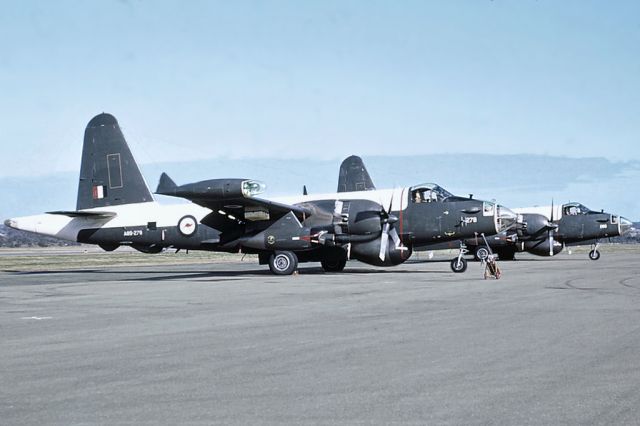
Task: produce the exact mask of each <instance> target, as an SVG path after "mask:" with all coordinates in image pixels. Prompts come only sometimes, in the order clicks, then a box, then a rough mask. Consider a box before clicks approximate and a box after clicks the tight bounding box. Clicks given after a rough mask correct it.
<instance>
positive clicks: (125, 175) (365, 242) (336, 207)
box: [5, 114, 516, 275]
mask: <svg viewBox="0 0 640 426" xmlns="http://www.w3.org/2000/svg"><path fill="white" fill-rule="evenodd" d="M264 189H265V186H264V184H262V183H261V182H258V181H255V180H251V179H230V178H223V179H211V180H205V181H201V182H196V183H190V184H186V185H180V186H178V185H176V184H175V183H174V182H173V181H172V180H171V179H170V178H169V176H167V175H166V174H163V175H162V176H161V178H160V182H159V184H158V188H157V190H156V193H157V194H163V195H169V196H172V197H179V198H184V199H186V200H189V201H191V203H182V204H174V205H165V204H159V203H157V202H156V201H155V200H154V197H153V196H152V194H151V192H150V191H149V189H148V187H147V185H146V183H145V181H144V179H143V177H142V174H141V173H140V170H139V168H138V166H137V164H136V162H135V160H134V158H133V155H132V154H131V151H130V150H129V147H128V146H127V143H126V141H125V139H124V136H123V134H122V131H121V130H120V126H119V125H118V122H117V120H116V119H115V117H113V116H112V115H110V114H100V115H98V116H96V117H94V118H93V119H92V120H91V121H90V122H89V124H88V125H87V128H86V130H85V137H84V145H83V152H82V164H81V169H80V179H79V183H78V199H77V200H78V201H77V205H76V209H75V210H60V211H54V212H49V213H45V214H41V215H35V216H26V217H18V218H12V219H8V220H7V221H6V222H5V224H6V225H7V226H10V227H12V228H16V229H21V230H25V231H30V232H35V233H39V234H44V235H50V236H55V237H58V238H63V239H68V240H72V241H78V242H81V243H87V244H97V245H99V246H100V247H102V248H103V249H104V250H107V251H111V250H115V249H116V248H118V247H120V246H130V247H133V248H135V249H136V250H139V251H142V252H144V253H158V252H160V251H162V250H164V249H166V248H169V247H171V248H176V249H189V250H207V251H222V252H243V253H254V254H257V255H258V258H259V262H260V264H269V267H270V269H271V271H272V272H273V273H274V274H280V275H286V274H291V273H293V272H294V271H295V270H296V268H297V265H298V262H320V263H321V264H322V267H323V268H324V269H325V270H326V271H341V270H342V269H343V268H344V267H345V265H346V262H347V260H348V259H357V260H360V261H362V262H365V263H368V264H372V265H377V266H392V265H398V264H400V263H402V262H404V261H405V260H407V259H408V258H409V256H410V255H411V252H412V250H413V247H415V246H421V245H425V244H429V243H433V242H441V241H455V240H460V239H465V238H469V237H472V236H474V235H476V234H479V233H485V234H494V233H496V232H500V231H503V230H505V229H507V228H508V227H510V226H511V225H512V224H513V223H514V222H515V220H516V214H515V213H513V212H512V211H510V210H509V209H506V208H504V207H502V206H499V205H496V204H495V203H493V202H489V201H482V200H473V199H469V198H463V197H456V196H454V195H452V194H450V193H449V192H447V191H446V190H444V189H443V188H441V187H440V186H438V185H435V184H420V185H415V186H411V187H406V188H396V189H389V190H376V191H355V192H343V193H332V194H321V195H300V196H294V197H287V198H279V199H264V198H260V197H258V195H259V194H261V193H262V192H263V191H264ZM454 262H455V264H456V265H459V267H460V268H462V267H463V266H464V267H466V261H465V260H464V259H463V258H462V255H459V256H458V257H457V258H455V259H453V260H452V263H454Z"/></svg>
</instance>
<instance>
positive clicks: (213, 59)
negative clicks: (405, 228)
mask: <svg viewBox="0 0 640 426" xmlns="http://www.w3.org/2000/svg"><path fill="white" fill-rule="evenodd" d="M0 4H1V7H2V13H0V146H1V148H2V152H3V154H2V155H3V158H4V160H5V161H3V162H2V167H1V168H0V177H3V176H34V175H46V174H49V173H55V172H61V171H77V170H78V168H79V159H80V150H81V146H82V135H83V132H84V127H85V126H86V123H87V122H88V121H89V120H90V119H91V117H93V116H94V115H96V114H98V113H100V112H103V111H104V112H109V113H111V114H114V115H115V116H116V117H117V118H118V120H119V122H120V125H121V127H122V129H123V131H124V133H125V136H126V137H127V140H128V142H129V144H130V145H131V147H132V150H133V152H134V154H135V155H136V157H137V159H138V161H140V162H141V163H157V162H164V161H177V160H180V161H187V160H193V159H203V158H225V157H226V158H235V159H237V158H246V157H251V158H273V157H277V158H292V159H314V158H315V159H334V158H335V159H340V158H344V157H346V156H347V155H350V154H359V155H363V156H367V155H397V154H408V155H413V154H416V155H417V154H434V153H493V154H520V153H530V154H541V155H544V154H546V155H557V156H568V157H605V158H608V159H612V160H618V161H619V160H640V120H639V119H638V117H639V116H640V114H639V112H640V2H638V1H607V2H605V1H589V0H579V1H578V0H576V1H571V0H565V1H562V2H558V1H551V0H549V1H546V0H539V1H527V0H520V1H513V0H511V1H506V0H494V1H488V0H487V1H483V0H474V1H444V0H441V1H407V0H405V1H391V0H389V1H376V0H366V1H364V0H363V1H357V0H349V1H344V0H341V1H340V0H338V1H331V0H322V1H311V0H309V1H276V0H274V1H188V2H183V1H135V0H131V1H90V2H88V1H71V0H57V1H55V2H52V1H35V0H31V1H29V0H27V1H17V0H16V1H11V0H1V1H0ZM210 177H219V176H216V175H215V171H212V176H210ZM331 179H332V180H333V176H332V177H331Z"/></svg>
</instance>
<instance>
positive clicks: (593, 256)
mask: <svg viewBox="0 0 640 426" xmlns="http://www.w3.org/2000/svg"><path fill="white" fill-rule="evenodd" d="M591 247H592V248H591V251H590V252H589V259H591V260H598V259H600V252H599V251H598V247H600V242H599V241H598V242H596V243H595V244H594V245H593V246H591Z"/></svg>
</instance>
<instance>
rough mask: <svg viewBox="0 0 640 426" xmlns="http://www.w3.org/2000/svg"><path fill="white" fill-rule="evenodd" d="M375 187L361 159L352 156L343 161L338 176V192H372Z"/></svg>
mask: <svg viewBox="0 0 640 426" xmlns="http://www.w3.org/2000/svg"><path fill="white" fill-rule="evenodd" d="M375 189H376V186H375V185H374V184H373V181H372V180H371V176H369V172H368V171H367V168H366V167H365V166H364V162H363V161H362V158H360V157H358V156H357V155H352V156H351V157H347V158H345V159H344V161H343V162H342V164H341V165H340V174H339V175H338V192H353V191H373V190H375Z"/></svg>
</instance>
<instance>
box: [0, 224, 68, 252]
mask: <svg viewBox="0 0 640 426" xmlns="http://www.w3.org/2000/svg"><path fill="white" fill-rule="evenodd" d="M77 245H80V244H78V243H74V242H71V241H65V240H61V239H58V238H51V237H44V236H42V235H38V234H32V233H31V232H24V231H17V230H15V229H11V228H7V227H6V226H4V225H0V247H54V246H77Z"/></svg>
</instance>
